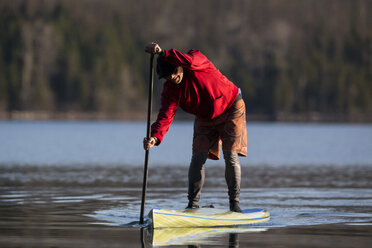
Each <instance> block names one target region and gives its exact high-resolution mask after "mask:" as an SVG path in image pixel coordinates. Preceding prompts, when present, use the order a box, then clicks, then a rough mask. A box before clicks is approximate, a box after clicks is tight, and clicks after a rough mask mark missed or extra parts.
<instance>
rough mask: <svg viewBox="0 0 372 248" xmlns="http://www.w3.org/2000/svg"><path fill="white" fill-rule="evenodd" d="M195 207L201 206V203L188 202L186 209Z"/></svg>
mask: <svg viewBox="0 0 372 248" xmlns="http://www.w3.org/2000/svg"><path fill="white" fill-rule="evenodd" d="M195 208H199V205H198V204H195V203H189V204H187V207H186V209H195Z"/></svg>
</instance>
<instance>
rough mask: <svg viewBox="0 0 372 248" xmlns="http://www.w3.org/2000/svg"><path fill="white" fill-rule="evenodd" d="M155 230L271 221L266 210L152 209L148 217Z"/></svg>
mask: <svg viewBox="0 0 372 248" xmlns="http://www.w3.org/2000/svg"><path fill="white" fill-rule="evenodd" d="M148 217H149V218H150V220H151V221H152V223H151V225H152V227H153V228H164V227H215V226H239V225H247V224H253V223H259V222H265V221H268V220H269V219H270V214H269V212H268V211H266V210H265V209H261V208H255V209H245V210H243V213H236V212H232V211H226V210H224V209H216V208H197V209H186V210H183V211H177V210H168V209H152V210H151V211H150V213H149V215H148Z"/></svg>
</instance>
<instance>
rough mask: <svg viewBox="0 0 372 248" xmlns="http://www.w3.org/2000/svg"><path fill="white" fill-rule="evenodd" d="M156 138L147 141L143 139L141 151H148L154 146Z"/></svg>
mask: <svg viewBox="0 0 372 248" xmlns="http://www.w3.org/2000/svg"><path fill="white" fill-rule="evenodd" d="M156 141H157V140H156V138H155V137H150V138H149V139H147V138H143V149H145V150H149V149H150V148H151V147H153V146H154V145H155V144H156Z"/></svg>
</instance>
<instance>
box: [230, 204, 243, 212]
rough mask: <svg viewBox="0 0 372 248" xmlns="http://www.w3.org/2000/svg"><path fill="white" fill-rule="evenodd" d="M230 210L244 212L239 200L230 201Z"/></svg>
mask: <svg viewBox="0 0 372 248" xmlns="http://www.w3.org/2000/svg"><path fill="white" fill-rule="evenodd" d="M230 211H233V212H237V213H242V212H243V211H242V210H241V209H240V207H239V202H238V201H230Z"/></svg>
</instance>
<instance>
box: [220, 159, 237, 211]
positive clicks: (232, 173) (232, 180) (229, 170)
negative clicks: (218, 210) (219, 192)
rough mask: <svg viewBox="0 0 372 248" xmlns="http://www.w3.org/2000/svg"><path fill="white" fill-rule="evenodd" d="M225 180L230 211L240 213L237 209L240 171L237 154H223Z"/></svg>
mask: <svg viewBox="0 0 372 248" xmlns="http://www.w3.org/2000/svg"><path fill="white" fill-rule="evenodd" d="M223 155H224V159H225V165H226V167H225V179H226V183H227V187H228V190H229V201H230V210H231V211H234V212H239V213H241V212H242V210H241V209H240V207H239V195H240V182H241V169H240V163H239V158H238V154H237V153H236V152H224V153H223Z"/></svg>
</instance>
